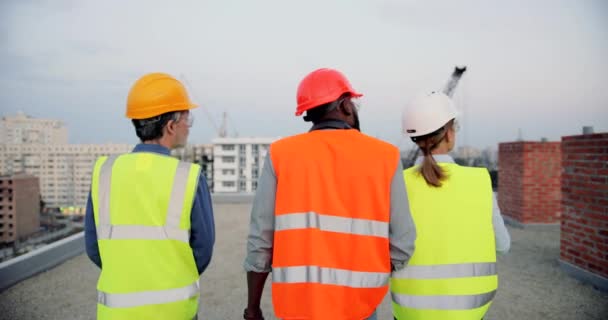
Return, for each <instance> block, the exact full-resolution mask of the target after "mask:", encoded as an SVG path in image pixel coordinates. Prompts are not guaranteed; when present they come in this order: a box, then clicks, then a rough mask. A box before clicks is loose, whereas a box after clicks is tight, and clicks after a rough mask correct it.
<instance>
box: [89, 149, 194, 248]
mask: <svg viewBox="0 0 608 320" xmlns="http://www.w3.org/2000/svg"><path fill="white" fill-rule="evenodd" d="M116 158H117V156H111V157H109V158H108V159H107V160H106V161H105V162H104V163H103V165H102V167H101V170H100V175H99V224H98V225H97V238H98V239H107V240H109V239H122V240H124V239H140V240H167V239H171V240H177V241H182V242H186V243H189V241H190V233H189V231H187V230H183V229H180V228H179V223H180V219H181V214H182V209H183V205H184V200H183V199H184V195H185V192H186V185H187V182H188V175H189V173H190V164H189V163H187V162H182V161H180V162H179V164H178V165H177V171H176V172H175V178H174V179H173V187H172V189H171V197H170V198H169V207H168V209H167V211H168V212H167V220H166V223H165V225H164V226H145V225H112V224H111V222H110V187H111V178H112V166H113V164H114V161H115V160H116Z"/></svg>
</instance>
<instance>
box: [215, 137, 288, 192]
mask: <svg viewBox="0 0 608 320" xmlns="http://www.w3.org/2000/svg"><path fill="white" fill-rule="evenodd" d="M277 139H278V138H260V137H255V138H216V139H213V140H212V144H213V191H214V192H218V193H221V192H254V191H255V190H256V189H257V183H258V177H259V176H260V173H261V172H262V166H263V164H264V159H265V158H266V154H267V153H268V147H269V146H270V144H271V143H272V142H273V141H275V140H277Z"/></svg>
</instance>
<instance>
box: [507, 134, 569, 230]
mask: <svg viewBox="0 0 608 320" xmlns="http://www.w3.org/2000/svg"><path fill="white" fill-rule="evenodd" d="M498 166H499V169H498V206H499V207H500V209H501V212H502V214H503V215H506V216H508V217H510V218H513V219H515V220H516V221H518V222H521V223H556V222H559V220H560V215H561V190H560V187H561V171H562V169H561V143H560V142H526V141H520V142H507V143H501V144H499V147H498Z"/></svg>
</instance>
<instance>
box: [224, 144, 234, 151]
mask: <svg viewBox="0 0 608 320" xmlns="http://www.w3.org/2000/svg"><path fill="white" fill-rule="evenodd" d="M222 150H224V151H232V150H234V145H233V144H223V145H222Z"/></svg>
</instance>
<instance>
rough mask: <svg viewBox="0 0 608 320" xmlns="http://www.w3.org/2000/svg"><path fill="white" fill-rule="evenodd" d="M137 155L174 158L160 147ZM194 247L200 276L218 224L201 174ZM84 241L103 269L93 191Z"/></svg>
mask: <svg viewBox="0 0 608 320" xmlns="http://www.w3.org/2000/svg"><path fill="white" fill-rule="evenodd" d="M133 152H151V153H158V154H162V155H167V156H168V155H170V152H169V149H167V148H165V147H163V146H161V145H158V144H138V145H137V146H135V149H133ZM190 225H191V226H190V228H191V230H190V247H192V252H193V253H194V261H195V262H196V268H197V269H198V273H199V274H202V273H203V271H205V269H206V268H207V266H208V265H209V262H210V261H211V255H212V254H213V244H214V243H215V221H214V219H213V207H212V206H211V195H210V193H209V189H208V187H207V181H206V179H205V176H204V175H203V174H201V175H200V178H199V181H198V186H197V189H196V195H195V197H194V203H193V204H192V212H191V214H190ZM84 240H85V244H86V251H87V255H88V256H89V258H90V259H91V261H93V263H95V264H96V265H97V266H98V267H99V268H101V257H100V256H99V247H98V245H97V230H96V228H95V218H94V213H93V203H92V201H91V192H89V200H88V201H87V211H86V214H85V218H84Z"/></svg>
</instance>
